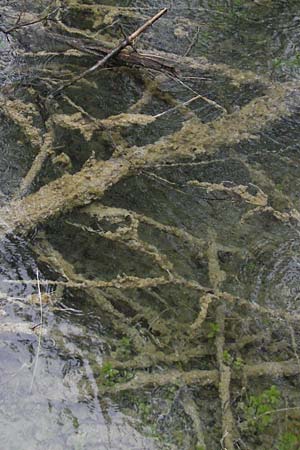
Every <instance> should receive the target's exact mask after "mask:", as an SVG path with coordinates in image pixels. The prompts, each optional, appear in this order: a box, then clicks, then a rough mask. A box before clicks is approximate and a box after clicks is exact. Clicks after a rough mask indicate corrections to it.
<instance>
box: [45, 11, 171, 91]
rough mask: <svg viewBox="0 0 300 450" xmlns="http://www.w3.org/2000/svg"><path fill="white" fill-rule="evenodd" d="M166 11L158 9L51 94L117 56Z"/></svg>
mask: <svg viewBox="0 0 300 450" xmlns="http://www.w3.org/2000/svg"><path fill="white" fill-rule="evenodd" d="M167 11H168V9H167V8H164V9H162V10H161V11H159V12H158V13H157V14H155V16H153V17H152V18H151V19H149V20H147V22H145V23H144V24H143V25H142V26H141V27H140V28H138V29H137V30H136V31H135V32H134V33H132V34H131V35H130V36H128V37H127V38H126V39H124V40H123V41H122V42H121V43H120V44H119V45H118V46H117V47H115V48H114V49H113V50H112V51H111V52H110V53H108V54H107V55H105V56H104V58H102V59H100V60H99V61H98V62H97V63H96V64H94V65H93V66H92V67H90V68H89V69H87V70H85V71H84V72H82V73H81V74H80V75H77V76H76V77H73V78H72V79H71V80H70V81H68V82H67V83H65V84H63V85H62V86H60V87H59V88H58V89H57V90H56V91H55V92H54V93H53V94H52V96H56V95H58V94H59V93H60V92H61V91H63V90H64V89H66V88H67V87H69V86H72V85H73V84H74V83H76V82H77V81H79V80H81V79H82V78H84V77H86V76H87V75H90V74H91V73H93V72H95V71H96V70H97V69H99V67H103V66H104V65H105V64H106V63H107V62H108V61H109V60H110V59H112V58H113V57H114V56H117V55H118V53H120V52H121V51H122V50H123V49H124V48H126V47H127V46H128V45H131V44H132V43H133V42H134V41H135V39H137V38H138V37H139V36H140V35H141V34H142V33H143V32H144V31H146V29H147V28H149V27H150V26H151V25H153V24H154V22H156V21H157V20H158V19H160V18H161V16H163V15H164V14H165V13H166V12H167Z"/></svg>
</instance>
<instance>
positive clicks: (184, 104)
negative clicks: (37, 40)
mask: <svg viewBox="0 0 300 450" xmlns="http://www.w3.org/2000/svg"><path fill="white" fill-rule="evenodd" d="M199 98H201V99H202V100H203V96H202V95H196V97H193V98H191V99H190V100H187V101H186V102H183V103H180V104H179V105H176V106H174V108H170V109H168V110H166V111H163V112H162V113H159V114H156V115H155V116H154V118H155V119H158V118H159V117H162V116H164V115H165V114H169V113H172V112H174V111H177V109H180V108H184V107H185V106H188V105H189V104H190V103H193V102H194V101H196V100H199Z"/></svg>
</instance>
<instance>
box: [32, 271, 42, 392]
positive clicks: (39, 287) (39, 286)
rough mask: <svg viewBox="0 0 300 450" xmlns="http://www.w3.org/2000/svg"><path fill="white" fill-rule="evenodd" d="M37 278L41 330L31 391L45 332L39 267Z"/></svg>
mask: <svg viewBox="0 0 300 450" xmlns="http://www.w3.org/2000/svg"><path fill="white" fill-rule="evenodd" d="M36 280H37V289H38V297H39V301H40V323H39V325H40V331H39V339H38V346H37V351H36V357H35V363H34V368H33V374H32V379H31V384H30V393H31V392H32V388H33V383H34V379H35V376H36V371H37V366H38V361H39V355H40V350H41V343H42V334H43V302H42V294H41V285H40V278H39V270H38V269H37V270H36Z"/></svg>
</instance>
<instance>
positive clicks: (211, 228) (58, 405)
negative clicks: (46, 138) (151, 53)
mask: <svg viewBox="0 0 300 450" xmlns="http://www.w3.org/2000/svg"><path fill="white" fill-rule="evenodd" d="M48 3H49V5H50V7H51V2H48ZM66 3H68V2H66ZM69 4H70V6H69V7H65V9H64V12H63V15H62V21H63V23H64V24H66V25H67V26H69V27H73V28H74V29H75V27H76V28H77V31H78V29H80V30H81V32H91V30H92V32H97V31H99V33H100V34H101V33H102V34H103V35H104V36H105V39H106V40H107V39H111V40H113V38H114V36H117V37H118V38H122V33H123V32H125V33H129V32H130V31H133V30H134V29H135V27H136V26H137V25H138V24H140V23H142V22H143V21H144V20H145V19H146V18H149V17H150V16H152V15H153V14H154V13H155V12H156V11H157V10H159V9H160V8H163V7H165V6H169V11H168V13H167V15H166V16H165V17H164V18H162V19H161V21H158V22H157V24H155V25H154V26H153V27H152V29H151V31H150V32H148V33H145V34H144V35H143V36H142V38H141V40H140V42H139V43H137V47H138V48H140V51H147V49H148V48H150V47H151V48H152V49H153V48H155V49H157V50H159V51H166V52H172V53H176V54H177V55H182V57H188V56H189V57H191V58H193V59H194V60H195V61H199V58H202V57H205V58H207V61H208V62H209V63H210V65H209V67H208V66H207V65H206V66H205V68H202V69H201V70H199V69H198V68H195V67H194V68H191V67H187V68H186V69H185V70H183V72H182V73H181V77H180V79H179V78H177V77H174V76H172V75H170V76H167V77H166V78H165V79H164V80H163V81H162V82H161V83H160V85H159V87H158V88H157V90H156V91H155V90H152V91H151V89H150V91H151V96H150V97H151V98H150V100H149V102H148V103H147V102H145V103H143V105H142V107H141V110H140V111H139V112H140V113H142V114H148V115H157V114H160V113H163V112H165V111H167V110H169V109H171V108H172V107H174V105H175V104H176V103H174V101H178V100H179V101H180V102H186V101H188V100H189V99H190V98H192V97H194V96H196V95H199V94H201V96H202V98H200V97H199V99H198V101H195V102H193V103H191V104H190V105H189V107H190V110H189V112H188V114H189V115H188V116H186V111H185V112H184V111H182V110H180V109H179V108H177V109H175V111H173V112H172V111H170V112H169V113H168V114H164V115H162V116H161V118H159V119H158V120H155V121H154V122H151V123H149V124H147V125H144V124H141V123H137V124H134V125H131V126H128V127H125V128H123V129H121V131H119V132H118V133H116V134H114V133H113V132H112V133H102V131H99V130H98V131H96V132H94V133H93V135H92V137H91V138H89V139H86V136H85V135H84V133H82V130H80V128H79V127H78V128H77V129H76V127H75V126H73V125H72V126H73V128H72V126H68V125H66V122H63V121H62V119H56V121H55V126H54V132H55V138H54V142H53V148H54V152H55V155H54V156H57V158H55V157H52V158H49V160H47V161H46V162H45V164H44V165H43V168H42V170H41V172H40V174H39V176H38V177H37V178H36V179H35V181H34V183H33V185H32V186H30V189H29V191H28V192H26V195H30V194H32V193H33V192H36V191H37V190H38V189H39V188H41V187H42V186H44V185H46V184H47V183H50V182H51V181H53V180H54V179H58V178H59V177H60V176H62V175H63V174H64V173H66V172H69V173H72V174H73V173H76V172H77V171H79V170H81V169H82V167H83V165H84V164H89V158H91V159H92V160H93V159H97V160H108V159H109V158H110V157H111V156H112V155H114V154H115V153H114V152H116V148H117V151H119V152H120V151H123V149H124V148H125V149H126V148H127V149H128V148H131V147H132V146H138V147H142V149H144V148H145V147H143V146H146V145H148V144H155V143H156V142H157V141H158V139H160V138H161V137H163V136H164V137H166V139H167V138H168V136H169V137H170V136H172V133H175V132H176V131H178V130H180V129H181V127H182V124H183V122H184V121H185V120H186V119H188V118H191V117H193V118H194V119H193V120H194V122H191V123H192V125H191V126H190V128H187V132H186V133H187V135H186V137H185V138H182V135H181V140H180V137H178V141H175V144H174V142H173V143H172V144H170V148H171V150H172V149H173V147H172V145H173V146H174V152H175V151H177V150H176V145H177V146H178V147H182V148H183V149H184V147H185V146H187V147H188V146H189V145H190V141H191V139H192V135H193V133H195V135H196V136H197V134H196V133H197V129H199V127H200V125H199V124H207V128H205V133H206V134H205V135H204V134H203V136H204V137H203V142H204V143H203V142H202V140H201V139H202V137H201V136H199V137H198V141H197V142H195V150H197V149H198V148H200V147H201V148H202V147H203V148H204V150H205V151H201V152H198V153H197V151H195V154H194V155H192V156H191V155H190V154H186V155H183V156H181V157H180V158H178V160H176V159H174V160H169V161H163V159H162V162H160V161H158V162H157V163H156V164H153V161H154V159H153V160H152V161H151V164H148V163H147V160H146V159H145V167H144V168H142V169H141V170H139V171H138V172H137V173H134V174H132V175H130V176H128V177H126V178H124V179H122V180H121V181H120V182H119V183H117V184H116V185H114V186H112V187H111V188H110V189H109V190H108V191H107V192H106V193H105V195H104V196H103V198H102V199H101V204H100V203H99V204H98V203H97V202H94V203H93V204H92V207H91V209H90V210H89V209H88V208H83V209H78V210H75V211H72V212H70V213H69V214H64V215H62V216H60V217H57V218H56V217H55V218H52V220H50V221H49V222H47V223H46V224H44V225H43V226H37V227H35V228H34V229H32V230H31V232H30V233H29V234H27V235H26V236H20V235H19V234H17V235H14V234H13V235H9V236H7V237H5V238H4V239H3V240H2V241H1V244H0V257H1V265H0V337H1V339H0V386H1V387H0V435H1V445H0V447H1V449H3V450H46V449H49V450H67V449H68V450H69V449H70V450H83V449H85V450H102V449H103V450H104V449H105V450H106V449H107V450H118V449H120V450H125V449H126V450H127V449H128V450H134V449H136V450H142V449H147V450H152V449H153V450H158V449H161V450H167V449H172V450H176V449H178V450H206V449H207V450H216V449H218V450H219V449H220V450H221V449H225V448H226V445H227V447H228V450H232V449H233V448H235V449H251V450H252V449H253V450H256V449H259V450H266V449H271V448H272V449H276V450H296V449H299V448H300V378H299V373H300V362H299V356H298V355H299V344H300V324H299V317H298V316H297V315H299V314H300V227H299V221H300V215H299V209H300V181H299V180H300V166H299V163H300V144H299V142H300V125H299V106H300V96H299V92H300V90H299V83H300V40H299V39H300V12H299V2H298V1H280V0H275V1H268V0H259V1H256V2H254V1H212V2H207V1H204V0H203V1H202V0H191V1H189V0H181V1H176V2H173V1H172V2H167V5H166V4H165V2H163V1H156V0H151V1H147V2H143V1H139V0H136V1H135V0H133V1H125V0H124V1H123V2H121V1H120V2H116V1H103V2H102V1H97V2H90V1H81V2H75V1H74V2H71V1H70V2H69ZM92 4H94V5H95V4H98V5H99V8H100V9H99V11H101V6H102V5H107V6H120V7H121V9H120V10H119V12H118V14H117V15H116V23H114V22H113V25H112V26H110V27H107V26H108V25H110V24H109V21H107V23H106V22H105V21H104V22H103V23H100V22H97V21H96V22H95V19H94V16H93V14H94V13H93V11H92V10H91V8H92V7H91V5H92ZM1 6H2V9H3V23H5V24H6V23H8V24H10V23H11V22H13V21H14V20H16V19H15V18H17V17H18V15H17V13H16V11H17V10H18V5H17V4H15V3H14V2H1ZM43 7H44V3H43V2H40V3H39V4H37V3H36V4H33V5H32V4H31V3H30V2H28V5H27V8H28V10H29V11H30V12H31V13H33V12H35V11H34V8H35V9H37V10H38V12H39V11H43ZM123 8H124V9H123ZM126 8H128V9H126ZM91 11H92V12H91ZM99 11H98V12H97V11H96V15H97V14H99V15H100V12H99ZM134 14H136V16H134ZM97 20H98V19H97ZM120 24H122V32H121V31H120ZM73 31H74V30H73ZM60 32H61V30H60ZM75 34H76V33H74V35H75ZM0 44H1V46H0V60H1V71H2V73H1V77H0V82H1V89H2V97H3V98H4V99H5V101H7V99H8V100H9V101H14V100H15V99H19V100H20V101H22V102H24V103H25V104H27V105H28V104H33V103H34V104H35V102H37V103H39V104H40V105H42V106H43V103H42V102H39V100H37V93H38V95H39V96H40V97H39V98H42V97H43V96H45V95H46V94H47V92H46V91H47V89H50V88H49V83H48V81H47V77H48V78H51V77H52V78H54V77H56V81H57V80H58V83H60V82H61V81H62V79H65V77H67V76H68V75H69V72H68V71H69V70H70V71H73V70H77V71H78V70H82V67H86V66H89V65H91V62H92V60H89V59H88V57H87V56H86V59H84V58H82V59H80V58H78V60H77V59H76V58H75V57H74V55H71V56H70V55H69V54H68V55H65V56H64V57H61V55H57V54H56V55H54V52H55V51H62V47H63V46H62V47H60V45H62V44H60V43H58V42H57V40H56V39H55V37H54V36H52V37H51V34H50V38H49V39H48V37H47V39H46V38H45V34H44V31H42V30H41V28H40V27H39V26H38V27H37V28H36V29H35V27H34V26H33V27H29V28H27V29H26V30H25V31H24V30H21V32H20V33H19V34H18V33H17V34H16V35H14V34H13V35H12V37H11V39H10V41H7V39H6V37H5V36H4V34H3V33H2V35H1V34H0ZM139 46H140V47H139ZM44 50H45V51H47V52H48V54H47V55H46V56H45V55H43V54H42V53H41V52H42V51H44ZM30 52H39V53H38V54H37V56H36V57H35V58H32V55H31V56H30V55H29V54H30ZM50 52H52V54H50ZM205 61H206V60H205ZM203 67H204V66H203ZM161 76H162V74H161V73H159V72H153V71H148V72H147V70H145V72H144V71H143V70H141V69H140V68H136V67H134V68H128V67H123V66H122V65H121V64H120V66H118V67H114V66H112V67H110V69H109V70H106V71H105V70H104V71H101V72H99V73H97V74H95V75H94V76H93V77H91V79H90V82H89V83H88V82H85V83H83V84H82V85H80V87H78V86H73V87H71V88H69V89H68V90H67V95H68V97H69V99H71V102H73V105H72V104H71V103H70V102H69V103H68V102H67V101H66V100H65V99H59V100H57V103H56V104H55V105H54V106H53V105H51V106H50V108H49V109H50V113H51V114H52V115H53V116H54V115H56V116H57V117H58V116H59V115H60V116H59V117H60V118H61V117H62V115H63V114H64V115H65V116H67V115H69V116H70V117H71V115H72V114H74V112H76V111H74V103H76V104H77V105H79V107H80V108H84V110H85V112H86V113H88V115H90V116H93V117H94V118H96V119H105V118H107V117H109V116H112V115H117V114H120V113H123V112H126V111H128V110H129V108H130V107H132V108H135V105H136V104H137V102H138V101H139V100H140V99H141V98H142V96H143V93H145V92H146V91H147V89H148V90H149V86H150V85H151V83H152V85H153V83H155V80H157V79H158V78H159V77H161ZM232 80H233V81H232ZM47 83H48V84H47ZM288 83H289V85H288ZM266 85H267V86H268V87H267V88H266ZM287 85H288V86H289V90H288V94H287V96H286V99H285V101H286V105H287V106H286V114H281V115H278V117H277V116H276V108H275V112H274V110H272V111H271V110H270V116H271V118H270V120H267V119H266V118H265V116H263V113H262V112H261V110H260V109H257V112H256V114H257V122H259V121H265V122H264V123H265V125H264V126H262V127H261V128H259V127H257V129H256V128H255V127H253V129H254V131H252V130H251V129H249V130H247V123H246V124H245V126H244V129H245V132H244V135H243V137H242V138H240V137H239V138H236V139H235V133H236V126H235V124H236V123H237V120H236V119H235V117H236V116H235V115H234V114H238V113H239V112H240V111H243V108H244V107H247V105H249V104H252V103H253V102H255V101H256V100H255V99H257V98H261V97H263V96H264V95H269V92H270V89H272V87H274V86H279V87H281V86H287ZM270 86H271V87H270ZM52 87H53V86H52ZM274 89H275V88H274ZM174 99H175V100H174ZM207 99H208V100H211V101H213V102H214V103H212V102H211V101H207ZM172 102H173V103H172ZM251 102H252V103H251ZM216 105H217V106H216ZM42 106H41V107H40V110H39V113H38V114H33V115H32V117H33V119H32V124H33V126H35V127H36V128H37V129H40V130H42V131H41V132H42V133H43V132H44V133H45V132H46V130H45V123H43V114H46V113H49V111H46V113H45V111H44V110H43V107H42ZM220 106H221V107H220ZM2 107H3V105H2ZM279 107H280V105H279V106H278V108H279ZM21 109H22V108H21ZM224 110H226V114H227V115H232V116H230V117H233V122H232V123H233V125H231V122H228V125H227V126H225V127H224V130H223V132H222V129H221V132H220V133H219V134H218V136H216V138H214V133H216V128H214V124H215V123H217V121H218V120H222V119H221V117H222V115H223V114H224ZM255 111H256V110H255ZM77 113H78V110H77ZM25 116H26V114H25ZM28 116H30V113H28V114H27V118H28ZM243 117H244V116H242V115H241V119H240V120H241V121H242V120H245V119H243ZM247 120H249V123H250V121H251V120H252V118H251V117H250V115H249V116H247V117H246V121H247ZM14 122H15V123H14ZM193 124H194V125H193ZM249 127H250V125H249ZM228 129H230V130H231V134H230V133H228V132H227V131H226V130H228ZM203 130H204V128H203ZM207 130H211V133H210V134H209V131H207ZM0 133H1V144H0V146H1V152H0V175H1V176H0V194H1V195H0V202H1V205H4V206H5V205H7V204H9V202H10V201H12V199H13V198H14V197H15V196H17V195H18V189H19V186H20V183H21V180H22V178H23V177H24V176H25V175H26V173H27V172H28V170H29V168H30V166H31V164H32V161H33V159H34V156H35V154H36V152H37V148H35V147H34V146H33V145H31V143H30V142H29V141H30V140H29V141H28V139H26V136H25V137H24V132H22V123H21V122H20V121H18V120H15V121H14V120H12V118H11V117H9V114H7V113H6V112H5V108H4V107H3V111H2V114H1V123H0ZM203 133H204V131H203ZM153 148H154V150H153V151H156V150H155V148H156V147H153ZM120 149H121V150H120ZM142 151H143V150H141V152H142ZM166 151H169V148H168V146H166ZM62 155H63V156H62ZM100 176H101V173H100V174H99V177H100ZM241 186H242V188H241ZM241 189H242V190H241ZM103 205H104V206H103ZM93 207H94V209H93ZM104 207H105V208H104ZM37 208H38V205H37ZM97 208H98V209H97ZM0 220H1V224H2V223H3V224H5V221H6V217H5V215H3V216H1V217H0ZM135 226H137V233H138V234H134V232H135V231H134V230H135V228H134V227H135ZM108 232H110V233H108ZM105 233H106V234H105ZM170 272H171V273H172V274H176V276H177V277H178V280H179V279H180V280H181V282H180V283H179V282H173V283H172V282H170V283H166V284H164V283H162V284H159V282H157V284H155V283H154V284H152V285H151V286H146V285H143V284H141V285H139V286H133V285H132V286H129V288H125V289H124V288H123V287H122V283H121V281H120V280H121V279H122V278H126V277H139V279H142V280H149V279H151V278H153V279H154V278H157V279H159V278H160V277H164V276H165V275H166V273H168V274H170ZM86 280H88V281H105V282H109V281H110V280H115V281H114V283H113V285H111V286H105V287H103V288H101V289H99V288H95V287H91V286H90V285H87V286H86V288H85V289H83V288H81V289H79V288H78V287H76V286H75V284H76V283H80V282H84V281H86ZM182 280H185V281H184V282H183V281H182ZM67 281H69V282H70V283H69V284H67V283H66V282H67ZM72 283H73V285H72ZM196 285H197V286H207V292H206V293H207V294H208V295H210V294H211V293H214V295H215V296H216V298H215V299H214V300H212V301H210V300H209V303H208V304H207V311H206V313H205V317H204V319H205V320H203V323H201V327H199V330H197V327H196V326H195V323H197V321H198V323H199V311H201V307H202V306H201V305H203V303H204V302H205V301H206V300H204V298H207V297H205V296H202V294H203V293H202V294H201V295H200V301H199V289H198V287H197V288H195V286H196ZM220 292H221V293H223V294H224V295H223V296H222V295H221V294H220V296H219V298H217V297H218V295H219V293H220ZM273 312H274V314H273ZM272 314H273V315H272ZM293 317H296V319H293ZM297 317H298V318H297ZM200 318H201V317H200ZM195 330H196V331H195ZM220 349H221V350H220ZM260 364H262V366H260V368H259V367H258V366H259V365H260ZM268 364H269V365H268ZM279 365H280V369H279ZM253 367H254V369H251V368H253ZM262 367H263V368H262ZM282 367H286V369H284V368H283V369H282ZM288 367H291V369H288ZM297 367H298V368H299V372H297ZM215 370H217V371H218V374H219V375H218V376H219V377H220V380H222V379H223V378H222V373H227V372H228V370H229V371H230V373H231V381H230V386H229V394H230V398H229V399H227V400H226V402H225V404H224V398H225V397H226V395H225V397H224V395H223V394H222V386H223V385H222V383H221V382H220V381H219V382H211V379H210V377H212V376H213V373H214V371H215ZM243 370H244V371H245V372H243ZM247 370H248V372H247ZM251 370H252V372H251ZM193 371H197V373H198V374H199V373H200V371H203V372H204V371H210V372H209V374H208V375H207V379H206V381H205V382H201V381H199V380H198V381H195V382H193V381H191V379H190V378H189V376H190V374H192V373H193ZM226 371H227V372H226ZM175 372H176V374H177V375H176V374H175ZM169 373H170V376H169V375H168V374H169ZM205 373H206V372H205ZM250 373H252V375H249V374H250ZM171 374H172V375H171ZM178 374H185V375H184V376H182V377H180V375H179V376H178ZM245 374H246V375H245ZM247 374H248V375H247ZM151 376H153V382H151V380H150V379H151ZM168 376H169V379H168ZM172 376H174V377H175V378H176V377H177V378H176V380H175V378H174V379H172ZM139 377H140V378H139ZM143 377H145V378H147V380H148V381H147V382H143V380H144V379H145V378H143ZM155 377H156V378H155ZM164 377H165V378H164ZM199 377H200V375H199ZM139 379H140V380H141V382H140V384H139V383H138V382H136V380H139ZM149 380H150V381H149ZM174 380H175V381H174ZM135 382H136V385H135V384H134V383H135ZM126 383H128V388H124V389H123V388H122V385H125V384H126ZM130 383H131V384H130ZM120 386H121V387H120ZM272 386H274V389H275V394H274V395H273V396H272V392H273V391H272V388H271V387H272ZM270 389H271V391H270ZM222 395H223V397H222ZM228 405H230V414H231V415H232V417H233V418H232V420H231V419H230V417H229V416H228V414H227V413H228ZM228 417H229V418H228ZM265 417H267V418H268V419H267V420H265ZM230 424H231V425H232V427H233V429H232V430H229V431H228V429H227V428H226V427H229V426H230ZM229 432H230V435H231V436H232V439H230V442H229V441H226V439H228V438H227V437H226V436H227V434H228V433H229ZM226 442H227V444H226ZM228 442H229V446H230V445H233V447H231V448H230V447H229V446H228Z"/></svg>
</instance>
